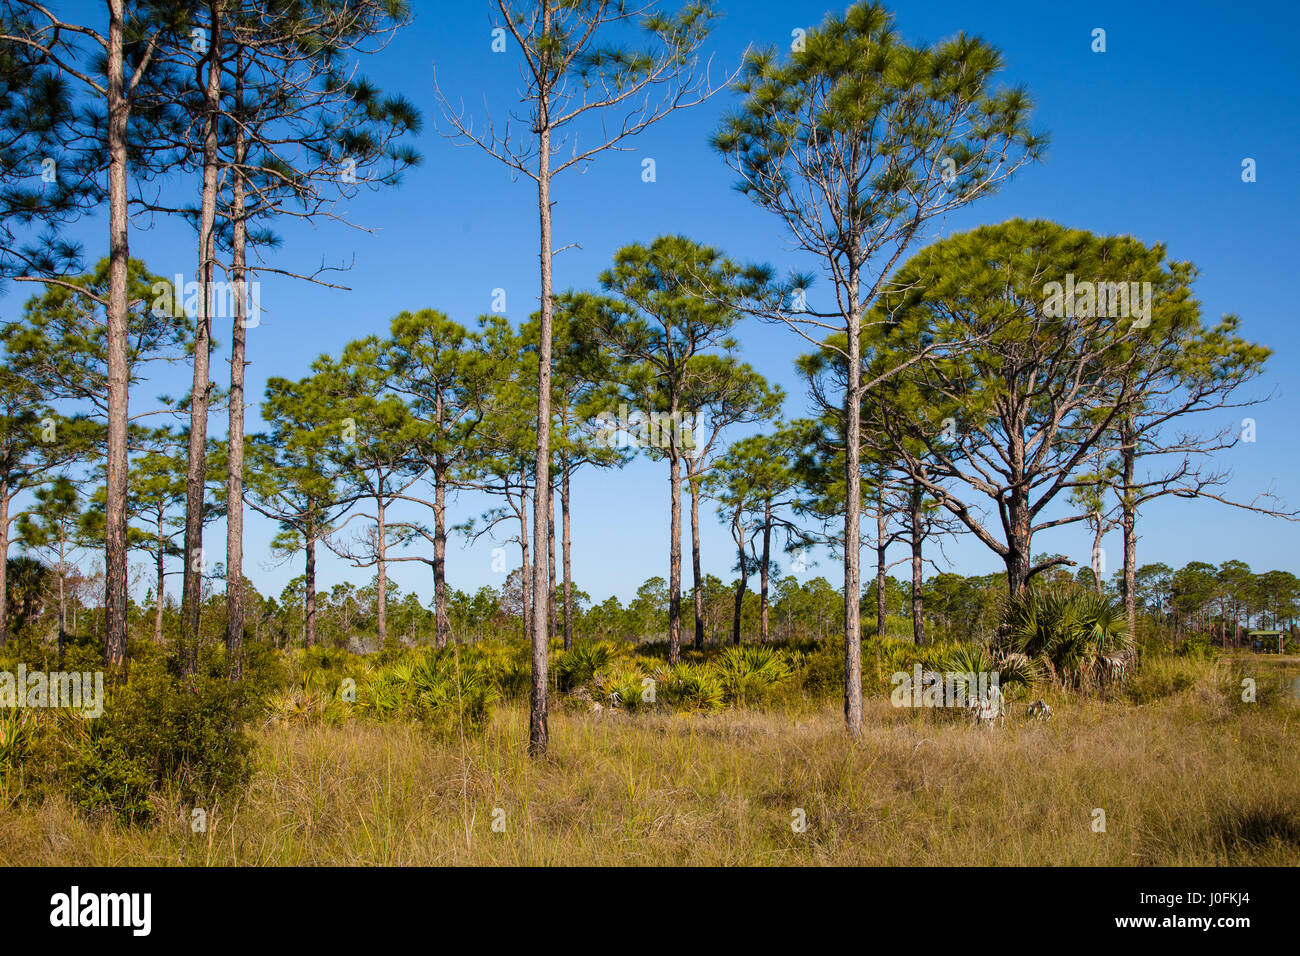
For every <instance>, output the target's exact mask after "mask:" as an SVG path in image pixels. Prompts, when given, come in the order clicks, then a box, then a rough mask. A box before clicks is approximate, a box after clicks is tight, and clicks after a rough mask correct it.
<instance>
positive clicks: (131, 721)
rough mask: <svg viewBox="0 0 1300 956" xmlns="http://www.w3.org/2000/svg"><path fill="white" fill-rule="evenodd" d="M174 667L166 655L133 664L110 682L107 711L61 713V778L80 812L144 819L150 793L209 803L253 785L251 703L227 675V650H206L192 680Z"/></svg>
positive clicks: (149, 805) (146, 658) (244, 691)
mask: <svg viewBox="0 0 1300 956" xmlns="http://www.w3.org/2000/svg"><path fill="white" fill-rule="evenodd" d="M173 669H174V667H173V662H172V661H169V660H167V659H166V658H164V657H163V656H162V655H160V654H156V655H153V656H151V657H145V658H142V659H140V660H137V661H133V662H132V664H131V674H130V680H129V681H128V682H126V683H125V684H121V685H117V686H112V687H110V688H106V695H105V697H106V699H105V702H104V713H103V715H102V716H100V717H98V718H95V719H86V718H81V717H79V716H78V715H75V714H67V715H64V719H63V720H62V721H61V725H62V727H63V729H64V731H65V733H64V736H65V742H66V744H67V747H68V750H69V751H70V753H69V755H68V759H67V761H66V763H65V766H64V776H65V778H66V779H67V780H68V781H69V791H70V794H71V796H72V798H73V800H74V802H75V803H76V804H77V805H78V806H79V807H81V808H82V809H83V810H87V811H90V812H99V811H107V812H111V813H112V814H113V815H114V816H115V817H116V818H117V819H119V820H124V821H134V822H143V821H145V820H147V819H148V818H149V817H150V816H152V812H153V810H152V806H151V804H150V800H149V794H150V792H151V791H153V790H160V789H163V788H168V789H171V790H172V791H173V792H175V793H176V794H177V795H178V796H179V797H180V798H181V799H182V800H184V801H186V802H187V803H190V804H192V805H196V806H210V805H211V804H212V803H213V802H214V801H216V800H218V799H220V798H222V797H224V796H226V795H228V794H230V793H233V792H235V791H237V790H239V789H240V788H241V787H242V786H243V785H244V784H245V783H246V782H247V780H248V777H249V775H250V773H251V769H252V762H251V752H252V740H251V738H250V737H249V735H248V733H247V730H246V727H245V725H246V723H247V722H248V720H249V718H250V717H251V716H252V712H253V709H254V703H253V701H252V700H251V699H250V698H249V697H248V696H247V694H246V689H245V688H244V687H243V686H242V685H241V684H237V683H232V682H231V681H230V680H229V679H228V678H227V677H226V675H225V670H226V668H225V661H224V655H222V654H213V655H207V656H205V659H204V661H203V662H202V664H201V666H200V667H199V669H198V672H197V673H195V674H193V675H191V676H189V677H184V678H179V677H177V676H175V675H174V673H173Z"/></svg>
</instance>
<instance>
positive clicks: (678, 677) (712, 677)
mask: <svg viewBox="0 0 1300 956" xmlns="http://www.w3.org/2000/svg"><path fill="white" fill-rule="evenodd" d="M656 679H657V681H658V682H659V684H660V685H661V686H662V688H663V695H664V700H665V702H666V703H668V704H669V705H671V706H673V707H678V708H681V709H682V710H694V711H703V712H706V713H708V712H712V711H715V710H721V709H722V708H723V706H724V705H725V704H726V690H725V689H724V688H723V686H722V681H720V680H719V679H718V676H717V674H715V673H714V672H713V671H712V670H711V669H710V668H708V667H706V666H704V665H702V664H690V663H684V662H683V663H680V664H676V665H674V666H673V667H671V668H668V669H666V670H661V671H660V672H658V675H657V677H656Z"/></svg>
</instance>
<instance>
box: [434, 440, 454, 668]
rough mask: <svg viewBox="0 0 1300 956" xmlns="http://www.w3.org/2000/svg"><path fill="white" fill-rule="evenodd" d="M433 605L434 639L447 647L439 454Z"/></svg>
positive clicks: (440, 462) (443, 465) (443, 484)
mask: <svg viewBox="0 0 1300 956" xmlns="http://www.w3.org/2000/svg"><path fill="white" fill-rule="evenodd" d="M433 607H434V612H433V613H434V643H435V644H436V645H437V646H438V647H440V648H442V647H446V646H447V641H448V639H449V637H450V635H451V623H450V621H449V619H448V617H447V462H446V460H445V459H444V458H443V456H442V455H438V456H437V457H436V459H435V461H434V489H433Z"/></svg>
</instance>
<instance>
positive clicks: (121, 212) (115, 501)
mask: <svg viewBox="0 0 1300 956" xmlns="http://www.w3.org/2000/svg"><path fill="white" fill-rule="evenodd" d="M124 7H125V2H124V0H109V2H108V11H109V24H108V209H109V212H108V235H109V239H108V259H109V266H108V308H107V309H106V310H105V313H106V316H105V318H106V322H107V326H108V328H107V338H108V435H107V440H108V447H107V455H106V460H105V482H104V484H105V493H106V495H105V506H104V665H105V667H107V668H109V669H110V670H117V671H119V673H121V674H123V675H124V674H125V671H126V667H127V660H126V637H127V593H126V587H127V584H126V537H127V530H126V527H127V515H126V495H127V484H126V482H127V421H128V391H127V390H128V384H129V383H128V369H127V315H126V313H127V298H126V296H127V289H126V280H127V264H128V261H129V249H128V242H127V193H126V160H127V156H126V136H127V131H126V126H127V119H128V117H129V111H130V104H129V102H128V100H127V97H126V90H125V89H124V78H123V75H122V70H123V51H122V45H123V39H124V34H125V28H126V24H125V11H124Z"/></svg>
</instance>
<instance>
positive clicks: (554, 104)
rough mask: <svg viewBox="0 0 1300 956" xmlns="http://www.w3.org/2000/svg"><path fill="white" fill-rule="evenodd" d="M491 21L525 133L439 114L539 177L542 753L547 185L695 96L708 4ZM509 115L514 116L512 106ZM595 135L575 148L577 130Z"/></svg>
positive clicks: (507, 12) (537, 643) (539, 718)
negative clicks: (513, 77)
mask: <svg viewBox="0 0 1300 956" xmlns="http://www.w3.org/2000/svg"><path fill="white" fill-rule="evenodd" d="M493 6H494V7H495V9H496V12H497V14H498V15H499V18H500V19H499V21H498V29H502V30H506V31H508V32H509V34H510V36H511V37H512V38H513V40H514V42H515V44H516V46H517V47H518V49H519V52H520V54H521V55H522V56H523V60H524V63H523V66H522V68H521V70H520V74H521V76H522V78H523V89H522V90H521V92H520V97H519V100H520V102H521V103H522V104H524V105H526V107H527V109H528V115H527V116H526V117H525V118H524V122H523V124H522V125H523V126H524V128H525V129H526V130H527V132H526V133H525V134H523V135H522V136H519V135H515V136H512V134H511V132H510V128H509V126H508V125H506V126H504V128H503V129H502V131H501V132H500V133H498V131H497V128H496V127H495V126H494V125H493V124H492V121H491V120H490V119H489V121H488V124H487V129H486V132H484V133H481V134H480V133H476V132H475V131H474V128H473V124H472V123H471V122H470V121H468V120H466V119H465V114H464V109H463V108H462V109H459V110H457V109H455V108H453V107H452V105H451V103H450V101H448V100H447V99H446V98H445V97H444V96H443V95H442V93H441V91H440V90H439V92H438V97H439V100H440V102H441V104H442V108H443V114H444V116H445V117H446V119H447V122H448V123H449V124H450V125H451V127H452V129H453V131H454V134H455V136H456V137H458V138H459V139H461V140H463V141H466V142H471V143H474V144H475V145H477V146H478V147H479V148H481V149H482V150H484V151H485V152H486V153H488V154H489V155H490V156H492V157H493V158H494V159H496V160H498V161H499V162H501V163H503V164H505V166H507V167H508V168H509V169H511V170H512V171H513V172H517V173H521V174H523V175H524V176H527V177H528V178H529V179H531V180H532V181H533V182H535V183H536V184H537V210H538V219H539V223H540V237H539V238H540V246H541V252H540V256H539V258H540V260H541V312H540V315H539V318H538V342H537V357H538V365H537V374H538V379H537V392H536V398H537V421H536V442H537V449H536V450H537V453H536V458H535V461H534V472H535V474H536V476H537V478H536V483H535V488H534V493H533V553H534V554H535V555H537V556H538V558H537V560H536V566H535V567H534V568H533V586H532V590H533V593H534V594H536V595H540V602H541V609H540V611H539V613H537V614H536V615H534V618H533V622H532V628H533V630H532V641H533V681H532V690H531V692H530V699H531V704H530V715H529V731H528V751H529V753H530V754H532V755H533V756H540V755H542V754H544V753H545V752H546V744H547V722H546V713H547V699H546V695H547V687H548V683H547V677H546V666H547V659H546V658H547V628H548V626H549V621H548V618H549V614H548V607H549V601H548V600H547V590H548V569H547V568H546V566H545V565H544V563H543V562H542V561H541V560H540V556H541V555H542V554H544V553H545V552H546V550H547V534H548V532H547V517H546V516H547V515H549V514H550V506H551V481H550V466H551V448H550V440H551V409H550V400H551V372H552V357H551V351H552V317H553V315H554V309H555V306H554V299H553V288H552V285H553V283H552V270H553V259H554V256H555V251H556V250H555V248H554V241H553V239H552V224H551V219H552V207H553V205H554V204H553V201H552V199H551V184H552V181H553V180H554V179H555V177H556V176H558V175H559V174H560V173H562V172H564V171H565V170H567V169H571V168H573V167H575V166H577V167H579V168H580V169H585V168H586V166H587V165H588V164H589V163H591V162H593V161H594V160H595V159H596V157H597V156H599V155H600V154H601V153H603V152H606V151H608V150H617V149H622V148H624V147H623V145H622V144H623V143H624V142H625V141H626V140H627V139H629V138H630V137H633V136H635V135H636V134H638V133H640V132H641V131H643V130H645V129H647V128H648V127H650V126H652V125H653V124H655V123H657V122H658V121H659V120H661V119H663V118H664V117H666V116H667V115H669V114H670V113H672V112H673V111H674V110H678V109H682V108H685V107H688V106H692V105H695V104H697V103H700V102H703V100H704V99H706V98H707V97H708V96H709V94H710V93H711V92H712V91H711V90H710V89H709V88H708V84H707V80H706V79H705V78H704V77H702V76H701V75H700V73H699V49H700V46H701V45H702V43H703V42H704V38H705V35H706V33H707V30H708V24H709V20H710V19H711V18H712V10H711V9H710V7H709V4H708V3H707V2H704V0H693V2H691V3H689V4H687V5H685V6H683V7H682V8H681V10H680V11H679V12H678V13H677V14H675V15H672V14H665V13H662V12H660V10H659V9H658V6H657V4H655V3H654V2H653V0H651V2H649V3H647V4H645V5H644V6H630V5H628V4H626V3H624V2H622V0H616V2H609V0H531V2H528V0H525V2H522V3H518V4H515V3H510V2H508V0H496V2H495V3H494V4H493ZM629 31H632V32H640V34H641V35H642V36H644V37H645V38H646V40H647V41H648V47H647V48H646V49H631V48H629V47H627V46H625V45H624V43H623V41H624V39H625V38H626V35H627V33H628V32H629ZM511 115H512V116H514V115H515V114H513V113H512V114H511ZM583 131H588V132H590V133H591V134H592V138H591V139H586V140H584V142H583V145H582V146H581V147H578V146H577V145H576V143H577V137H578V136H579V134H580V133H581V132H583ZM566 135H568V136H572V137H573V138H574V142H575V146H574V149H573V153H572V155H571V156H569V157H568V158H566V159H560V160H556V159H555V158H554V156H553V152H554V150H555V139H556V137H563V136H566Z"/></svg>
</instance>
